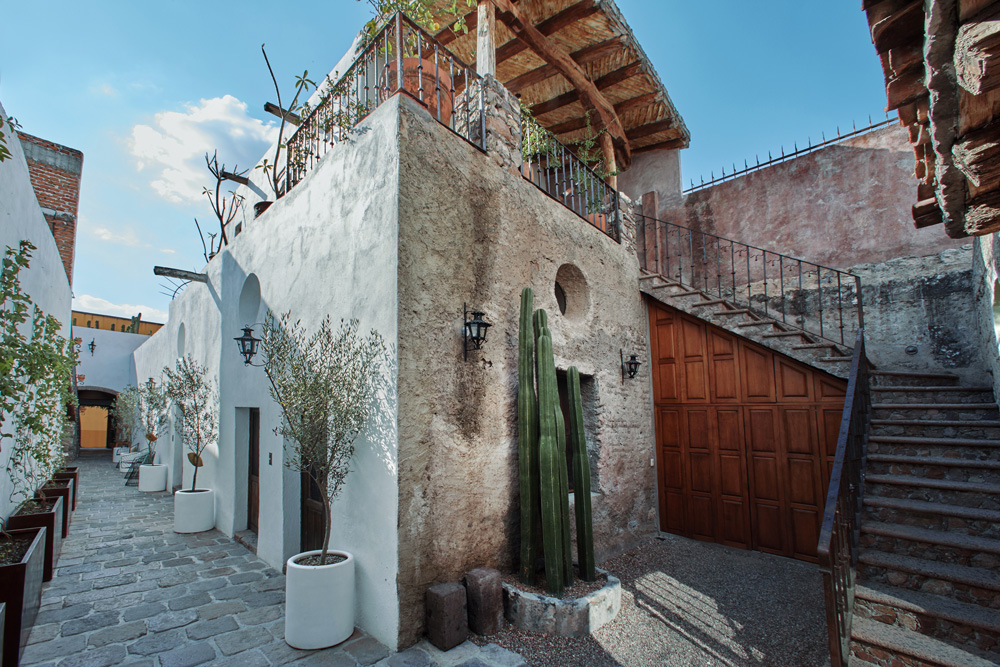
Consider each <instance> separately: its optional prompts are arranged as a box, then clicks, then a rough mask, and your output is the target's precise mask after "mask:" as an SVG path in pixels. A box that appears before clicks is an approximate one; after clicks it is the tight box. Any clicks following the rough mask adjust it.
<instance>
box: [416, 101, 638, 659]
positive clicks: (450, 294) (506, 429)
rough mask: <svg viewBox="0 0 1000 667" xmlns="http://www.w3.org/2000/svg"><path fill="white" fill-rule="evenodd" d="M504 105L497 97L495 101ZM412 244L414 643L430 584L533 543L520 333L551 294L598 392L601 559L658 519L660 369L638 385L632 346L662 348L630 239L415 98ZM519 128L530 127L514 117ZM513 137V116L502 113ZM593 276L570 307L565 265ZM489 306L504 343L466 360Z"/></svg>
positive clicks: (508, 558)
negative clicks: (473, 330) (468, 138)
mask: <svg viewBox="0 0 1000 667" xmlns="http://www.w3.org/2000/svg"><path fill="white" fill-rule="evenodd" d="M488 106H490V107H491V108H496V107H495V105H494V104H492V103H491V104H489V105H488ZM401 109H402V117H401V124H400V152H401V163H400V183H399V185H400V193H399V198H400V205H399V211H400V222H399V228H400V255H399V269H398V271H399V313H400V322H401V327H400V348H399V363H400V370H399V396H400V404H399V466H400V470H399V485H400V490H399V554H400V562H399V598H400V601H399V604H400V610H401V612H400V613H401V619H400V621H401V625H400V644H401V645H407V644H410V643H412V642H414V641H416V639H417V638H418V637H419V636H420V634H421V632H422V631H423V621H424V611H423V596H424V591H425V589H426V587H427V586H429V585H432V584H435V583H438V582H442V581H454V580H458V579H460V578H461V577H462V576H463V574H464V573H465V572H467V571H468V570H469V569H471V568H474V567H479V566H491V567H499V568H502V569H510V568H512V567H514V566H516V563H517V550H518V548H519V530H520V529H519V520H520V517H519V504H518V502H519V491H518V483H517V418H516V389H517V331H518V317H519V308H520V294H521V290H522V288H524V287H532V288H533V289H534V291H535V307H536V308H545V309H546V310H547V311H548V313H549V317H550V319H549V321H550V325H551V329H552V331H553V338H554V340H553V346H554V348H555V356H556V366H557V368H559V369H566V368H568V367H569V366H571V365H576V366H577V367H578V368H579V369H580V372H581V373H583V374H585V375H591V376H593V378H594V384H595V387H596V394H597V402H596V412H597V414H596V420H595V421H596V422H597V424H598V429H597V432H596V433H589V434H588V439H589V441H590V446H591V448H592V450H593V451H594V452H595V454H596V456H595V459H596V465H595V466H594V467H595V470H596V480H595V483H594V485H593V490H594V491H595V492H596V494H597V495H596V496H595V502H594V522H595V526H594V533H595V542H596V546H597V550H598V553H599V559H600V558H604V557H607V556H609V555H612V554H616V553H620V552H621V551H622V550H624V549H627V548H628V547H629V546H631V545H632V544H634V543H635V542H636V541H637V540H638V539H639V538H640V537H641V536H642V535H646V534H649V533H650V532H652V531H655V530H656V526H657V520H656V510H655V507H656V490H655V475H654V469H653V468H651V467H650V463H649V462H650V458H651V457H652V456H653V437H652V412H651V408H650V405H649V401H648V393H649V375H648V372H647V369H648V368H649V366H648V364H644V366H643V367H642V368H641V370H640V375H639V376H638V377H637V378H636V379H634V380H629V381H626V382H625V383H622V380H621V373H620V370H619V368H620V364H619V350H620V349H624V350H625V352H626V353H631V352H635V353H638V354H639V355H640V358H641V359H646V358H647V352H646V331H647V329H646V320H645V311H644V308H643V303H642V300H641V296H640V293H639V291H638V289H637V278H638V262H637V259H636V256H635V253H634V250H633V249H632V247H631V246H630V244H629V243H628V242H627V243H626V244H625V245H619V244H617V243H616V242H614V241H613V240H611V239H610V238H608V237H607V236H605V235H604V234H602V233H601V232H600V231H599V230H597V229H595V228H594V227H592V226H590V225H589V224H587V223H586V222H585V221H583V220H582V219H580V218H579V217H577V216H576V215H575V214H573V213H572V212H571V211H569V210H568V209H566V208H565V207H563V206H562V205H561V204H559V203H558V202H556V201H554V200H553V199H551V198H549V197H548V196H546V195H545V194H543V193H542V192H540V191H539V190H537V189H536V188H535V187H534V186H533V185H532V184H531V183H529V182H528V181H526V180H524V179H523V178H522V177H521V176H520V175H519V174H518V173H516V172H512V171H511V170H509V169H507V168H505V167H506V166H507V165H508V163H509V157H510V156H504V155H496V154H493V153H491V154H490V155H484V154H483V153H482V152H480V151H478V150H477V149H475V148H474V147H472V146H471V145H469V144H468V143H466V142H465V141H463V140H462V139H460V138H459V137H456V136H455V135H454V134H452V133H451V132H450V131H449V130H447V129H446V128H444V127H442V126H440V125H439V124H438V123H436V122H435V121H433V120H432V119H431V118H430V117H429V115H427V114H426V112H424V111H423V110H422V109H421V108H420V107H419V105H417V103H415V102H414V101H412V100H410V99H409V98H406V97H403V98H402V104H401ZM513 126H514V127H517V124H516V123H514V124H513ZM487 127H488V129H489V128H493V129H496V130H497V131H498V132H499V133H500V134H504V133H505V132H507V130H509V127H510V124H508V123H506V122H505V121H504V119H503V118H502V117H496V118H494V119H492V120H491V121H490V122H488V123H487ZM564 264H572V265H573V266H575V267H577V268H578V269H579V271H580V272H581V273H582V275H583V276H584V278H585V280H586V297H585V298H584V299H583V301H584V305H578V306H577V307H575V308H573V307H572V301H573V300H572V299H570V303H571V307H570V309H568V310H567V313H566V315H565V316H563V315H561V314H560V313H559V309H558V307H557V304H556V299H555V295H554V283H555V278H556V273H557V271H558V269H559V267H560V266H562V265H564ZM463 303H468V304H469V306H470V307H471V308H476V309H478V310H483V311H484V312H485V317H486V319H487V320H488V321H489V322H491V323H492V324H493V327H492V328H491V329H490V337H489V341H488V342H487V343H486V344H485V346H484V347H483V349H482V350H481V351H478V352H475V351H473V352H470V353H469V361H468V362H465V361H463V353H462V335H461V327H462V304H463Z"/></svg>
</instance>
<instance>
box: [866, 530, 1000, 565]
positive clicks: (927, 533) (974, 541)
mask: <svg viewBox="0 0 1000 667" xmlns="http://www.w3.org/2000/svg"><path fill="white" fill-rule="evenodd" d="M861 545H862V546H863V547H864V548H866V549H878V550H880V551H885V552H888V553H893V554H897V555H904V556H913V557H914V558H923V559H926V560H931V561H937V562H940V563H953V564H955V565H965V566H968V567H978V568H983V569H984V570H1000V558H998V556H1000V540H995V539H991V538H988V537H979V536H972V535H966V534H965V533H960V532H952V531H942V530H931V529H928V528H921V527H918V526H906V525H902V524H898V523H882V522H878V521H867V522H863V523H862V525H861Z"/></svg>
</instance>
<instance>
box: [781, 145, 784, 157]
mask: <svg viewBox="0 0 1000 667" xmlns="http://www.w3.org/2000/svg"><path fill="white" fill-rule="evenodd" d="M781 157H785V147H784V146H782V147H781Z"/></svg>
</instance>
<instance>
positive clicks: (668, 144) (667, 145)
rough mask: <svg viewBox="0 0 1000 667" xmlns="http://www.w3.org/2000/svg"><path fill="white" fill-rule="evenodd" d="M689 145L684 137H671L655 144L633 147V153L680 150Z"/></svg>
mask: <svg viewBox="0 0 1000 667" xmlns="http://www.w3.org/2000/svg"><path fill="white" fill-rule="evenodd" d="M685 147H687V143H686V142H685V141H684V138H683V137H682V138H680V139H671V140H670V141H661V142H658V143H655V144H649V145H648V146H640V147H639V148H633V149H632V152H633V153H646V152H649V151H669V150H679V149H681V148H685Z"/></svg>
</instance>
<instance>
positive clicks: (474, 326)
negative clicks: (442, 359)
mask: <svg viewBox="0 0 1000 667" xmlns="http://www.w3.org/2000/svg"><path fill="white" fill-rule="evenodd" d="M462 310H464V311H465V326H464V327H463V329H462V335H463V337H464V338H465V360H466V361H468V360H469V344H470V343H471V344H472V349H475V350H479V349H481V348H482V347H483V343H485V342H486V330H487V329H489V328H490V326H492V325H491V324H490V323H489V322H487V321H486V320H484V319H483V313H482V311H479V310H473V311H472V312H471V313H470V312H469V309H468V307H467V306H466V305H465V304H462ZM470 314H471V315H472V319H469V315H470Z"/></svg>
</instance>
